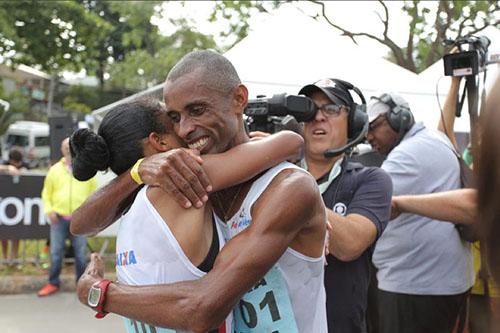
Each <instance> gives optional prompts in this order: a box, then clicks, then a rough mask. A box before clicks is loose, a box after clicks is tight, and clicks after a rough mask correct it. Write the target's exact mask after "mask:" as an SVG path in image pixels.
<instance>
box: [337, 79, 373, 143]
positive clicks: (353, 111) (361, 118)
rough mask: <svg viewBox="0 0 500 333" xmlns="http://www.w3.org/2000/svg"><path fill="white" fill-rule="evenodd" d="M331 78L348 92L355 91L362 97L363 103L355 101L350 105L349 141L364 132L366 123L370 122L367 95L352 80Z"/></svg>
mask: <svg viewBox="0 0 500 333" xmlns="http://www.w3.org/2000/svg"><path fill="white" fill-rule="evenodd" d="M330 80H332V81H333V82H335V83H337V84H339V85H341V86H342V87H343V88H344V89H345V90H347V91H348V93H349V90H352V91H354V92H355V93H356V94H357V95H358V96H359V98H360V99H361V104H356V103H354V102H353V103H352V104H351V105H348V106H349V116H348V120H347V138H348V139H349V141H351V140H353V139H355V138H357V137H358V136H359V135H360V134H361V133H362V132H363V128H364V127H365V124H366V123H367V122H368V114H367V113H366V100H365V97H364V96H363V93H362V92H361V90H359V89H358V88H357V87H355V86H354V85H353V84H352V83H350V82H347V81H344V80H339V79H330ZM349 94H350V93H349ZM351 98H352V96H351Z"/></svg>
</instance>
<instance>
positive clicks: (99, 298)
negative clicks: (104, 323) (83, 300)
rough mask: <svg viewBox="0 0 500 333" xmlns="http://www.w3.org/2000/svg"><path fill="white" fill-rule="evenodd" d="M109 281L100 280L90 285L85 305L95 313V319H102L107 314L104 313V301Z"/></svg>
mask: <svg viewBox="0 0 500 333" xmlns="http://www.w3.org/2000/svg"><path fill="white" fill-rule="evenodd" d="M110 283H111V281H110V280H106V279H104V280H101V281H98V282H96V283H94V284H93V285H92V287H90V290H89V296H88V298H87V304H88V305H89V306H90V307H91V308H93V309H94V310H96V311H97V313H96V314H95V317H96V318H99V319H100V318H104V316H106V315H107V314H108V313H107V312H105V311H104V301H105V300H106V290H107V289H108V286H109V284H110Z"/></svg>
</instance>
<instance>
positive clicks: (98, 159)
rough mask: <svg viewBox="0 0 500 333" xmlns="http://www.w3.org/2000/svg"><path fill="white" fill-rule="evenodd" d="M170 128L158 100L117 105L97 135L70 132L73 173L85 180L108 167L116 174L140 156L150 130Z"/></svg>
mask: <svg viewBox="0 0 500 333" xmlns="http://www.w3.org/2000/svg"><path fill="white" fill-rule="evenodd" d="M171 130H172V124H171V122H170V120H169V118H168V117H167V115H166V111H165V107H164V106H163V105H162V103H161V102H160V101H158V100H152V99H140V100H136V101H133V102H131V103H124V104H120V105H118V106H116V107H114V108H113V109H111V110H110V111H109V112H108V113H107V114H106V115H105V116H104V118H103V120H102V123H101V125H100V126H99V130H98V132H97V134H96V133H94V132H92V131H91V130H89V129H79V130H77V131H76V132H74V133H73V134H72V135H71V138H70V152H71V157H72V166H73V175H74V176H75V178H76V179H78V180H81V181H83V180H88V179H90V178H92V177H93V176H94V175H95V174H96V173H97V170H101V171H104V170H106V169H108V167H109V168H111V170H112V171H113V172H114V173H116V174H117V175H120V174H122V173H123V172H125V171H126V170H128V169H129V168H130V167H132V165H133V164H134V163H135V162H136V161H137V160H138V159H140V158H141V157H144V151H143V145H142V140H143V139H145V138H147V137H148V136H149V134H150V133H153V132H155V133H160V134H161V133H167V132H170V131H171Z"/></svg>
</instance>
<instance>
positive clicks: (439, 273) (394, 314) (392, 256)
mask: <svg viewBox="0 0 500 333" xmlns="http://www.w3.org/2000/svg"><path fill="white" fill-rule="evenodd" d="M368 116H369V120H370V128H369V131H368V136H367V138H368V141H369V142H370V144H371V145H372V147H373V148H374V149H375V150H377V151H378V152H380V153H381V154H383V155H385V156H386V159H385V161H384V162H383V164H382V169H384V170H385V171H386V172H387V173H388V174H389V175H390V176H391V178H392V183H393V192H394V195H404V194H424V193H433V192H442V191H448V190H454V189H458V188H459V187H460V169H459V164H458V160H457V158H456V156H455V153H454V150H453V147H452V144H451V143H450V141H449V139H448V138H447V137H446V136H445V135H443V134H442V133H440V132H437V131H432V130H429V129H427V128H426V127H425V126H424V125H423V124H422V123H415V121H414V118H413V115H412V112H411V110H410V107H409V105H408V103H407V102H406V101H405V100H404V99H403V98H402V97H401V96H399V95H396V94H394V93H388V94H382V95H381V96H379V97H375V98H374V100H373V102H372V103H370V105H369V106H368ZM373 263H374V265H375V267H376V268H377V270H378V271H377V279H378V294H377V299H378V305H379V309H380V310H379V324H380V332H381V333H393V332H394V333H398V332H405V333H406V332H408V333H412V332H414V333H420V332H428V333H433V332H452V330H453V329H454V326H455V324H456V322H457V318H458V316H459V313H460V311H462V310H464V309H465V307H464V305H465V302H466V294H467V292H468V290H469V289H470V288H471V286H472V285H473V283H474V274H473V270H472V258H471V252H470V244H468V243H467V242H462V241H461V239H460V235H459V234H458V232H457V230H456V229H455V226H454V225H453V224H452V223H447V222H442V221H437V220H433V219H431V218H428V217H423V216H420V215H415V214H401V215H400V216H399V217H397V218H396V219H394V220H392V221H391V222H390V223H389V224H388V225H387V228H386V229H385V231H384V234H383V235H382V237H380V239H379V240H378V242H377V245H376V247H375V252H374V254H373Z"/></svg>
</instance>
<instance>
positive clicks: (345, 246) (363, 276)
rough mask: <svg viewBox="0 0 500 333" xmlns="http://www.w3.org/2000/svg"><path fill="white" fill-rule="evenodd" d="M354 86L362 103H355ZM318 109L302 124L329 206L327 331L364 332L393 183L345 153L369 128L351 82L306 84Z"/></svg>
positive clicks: (310, 162) (310, 165) (309, 161)
mask: <svg viewBox="0 0 500 333" xmlns="http://www.w3.org/2000/svg"><path fill="white" fill-rule="evenodd" d="M350 91H354V92H355V93H356V94H357V95H358V96H359V97H360V99H361V101H362V104H361V105H358V104H356V103H354V100H353V97H352V96H351V92H350ZM299 94H304V95H306V96H308V97H310V98H311V99H312V100H313V101H314V103H315V104H316V106H317V108H318V111H317V113H316V115H315V117H314V119H313V120H311V121H310V122H307V123H305V124H304V141H305V161H304V162H305V163H304V164H305V165H304V167H305V168H307V170H308V171H309V172H310V173H311V174H312V175H313V177H314V178H315V179H316V181H317V183H318V186H319V189H320V192H321V194H322V197H323V201H324V203H325V206H326V207H327V218H328V222H329V224H330V228H329V244H328V248H329V254H328V255H327V258H326V259H327V262H328V265H327V266H326V268H325V289H326V293H327V316H328V330H329V331H330V332H333V331H335V332H343V333H350V332H353V333H354V332H356V333H358V332H366V330H367V327H366V319H365V318H366V307H367V293H368V283H369V264H370V260H371V256H372V251H373V246H374V243H375V241H376V240H377V239H378V238H379V237H380V235H381V234H382V231H383V230H384V228H385V226H386V224H387V222H388V220H389V215H390V201H391V194H392V183H391V179H390V177H389V176H388V175H387V174H386V173H385V172H384V171H383V170H381V169H379V168H373V167H364V166H363V165H361V164H359V163H354V162H351V161H349V160H348V158H347V157H346V152H348V151H349V150H350V148H351V147H352V146H354V144H356V143H357V142H359V141H361V140H362V139H364V136H365V134H366V130H367V128H368V119H367V115H366V105H365V101H364V97H363V95H362V93H361V92H360V91H359V89H357V88H356V87H354V86H353V85H352V84H350V83H348V82H346V81H342V80H338V79H324V80H320V81H318V82H316V83H314V84H310V85H307V86H305V87H303V88H302V89H301V90H300V92H299Z"/></svg>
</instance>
